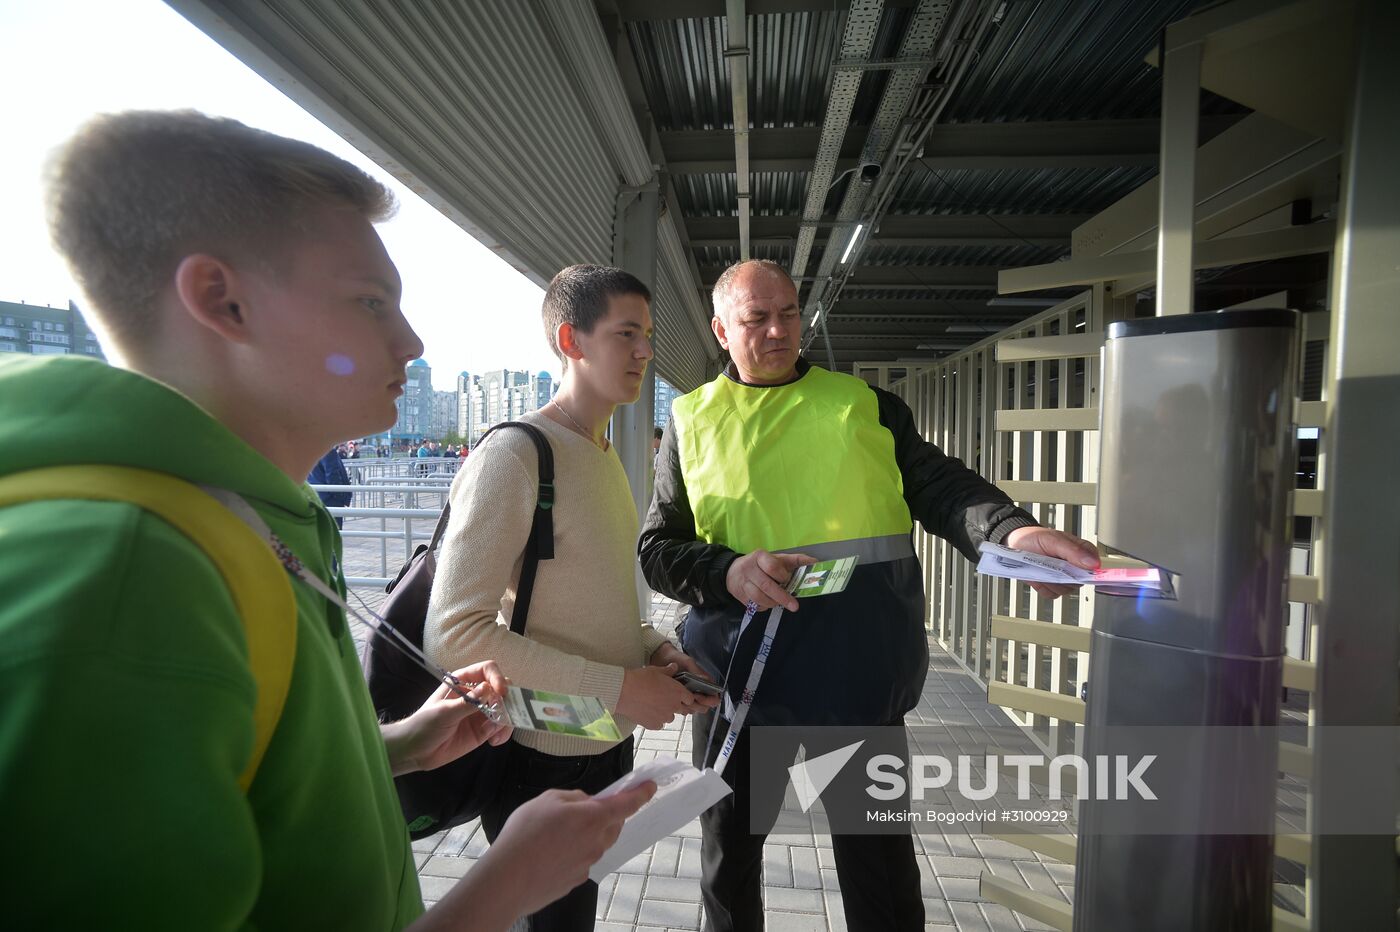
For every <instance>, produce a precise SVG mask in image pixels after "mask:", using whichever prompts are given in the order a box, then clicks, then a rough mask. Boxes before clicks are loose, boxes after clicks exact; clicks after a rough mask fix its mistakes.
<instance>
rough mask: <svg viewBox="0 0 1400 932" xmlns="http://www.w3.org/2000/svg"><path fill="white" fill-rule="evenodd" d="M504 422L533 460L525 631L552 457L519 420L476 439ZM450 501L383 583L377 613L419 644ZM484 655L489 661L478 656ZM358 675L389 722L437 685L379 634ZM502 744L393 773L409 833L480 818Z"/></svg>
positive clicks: (546, 556) (517, 624)
mask: <svg viewBox="0 0 1400 932" xmlns="http://www.w3.org/2000/svg"><path fill="white" fill-rule="evenodd" d="M503 427H517V428H519V429H521V430H523V431H525V432H526V433H527V434H529V435H530V439H532V440H533V441H534V442H535V448H536V450H537V451H538V452H539V459H540V485H539V495H538V497H537V498H536V501H535V519H534V523H533V524H531V526H530V537H529V540H528V541H526V544H525V556H524V560H523V562H522V563H521V565H520V585H519V586H518V587H517V590H516V596H515V610H514V611H513V612H512V614H511V619H510V630H512V631H514V632H515V633H516V634H524V633H525V619H526V617H527V616H528V614H529V612H530V596H531V595H532V593H533V590H534V587H535V572H536V571H537V570H538V569H539V563H540V561H541V560H551V559H553V558H554V519H553V517H552V516H551V514H550V509H551V508H553V507H554V454H553V452H552V451H551V450H550V448H549V441H548V440H547V439H546V438H545V435H544V434H543V433H541V432H540V430H539V428H537V427H533V426H531V425H529V424H522V423H520V422H519V421H507V422H505V423H503V424H497V425H496V426H495V427H493V428H491V429H490V430H488V431H487V432H486V433H485V434H482V440H485V439H486V437H488V436H490V435H491V433H492V432H494V431H497V430H500V429H501V428H503ZM450 511H451V506H445V507H444V508H443V509H442V516H441V517H440V518H438V523H437V527H435V528H434V529H433V537H432V540H430V541H429V542H428V543H426V544H420V545H419V546H418V549H417V550H415V551H414V552H413V556H412V557H410V558H409V560H408V562H407V563H405V564H404V566H403V569H401V570H399V575H398V576H397V577H395V579H394V581H393V582H391V583H389V585H388V586H386V587H385V591H386V592H388V593H389V598H387V599H386V600H385V601H384V606H383V608H382V609H381V610H380V617H381V618H383V620H384V621H385V622H387V623H388V624H390V625H392V626H393V627H394V629H395V630H397V631H398V632H399V634H401V635H403V636H404V637H405V638H407V639H408V640H410V641H412V642H413V643H414V644H415V645H416V646H417V647H419V648H420V649H421V648H422V646H423V625H424V622H425V621H426V620H427V616H428V599H429V597H430V596H431V595H432V591H433V577H434V575H436V573H437V548H438V544H439V543H440V542H441V541H442V535H443V532H444V531H445V530H446V529H447V519H448V515H449V513H450ZM482 659H483V660H485V659H489V658H484V657H483V658H482ZM364 666H365V675H366V678H367V679H368V680H369V694H370V698H371V699H373V700H374V709H375V711H376V712H377V713H378V714H379V717H380V720H381V721H387V722H393V721H398V720H399V719H402V718H406V717H408V716H409V715H411V714H412V713H413V712H415V711H417V709H418V707H419V706H421V705H422V704H423V703H424V702H425V701H426V700H427V698H428V696H430V695H431V694H432V692H433V690H435V689H437V688H438V686H439V685H441V684H440V682H439V681H438V680H436V679H434V678H433V676H432V675H431V674H429V673H428V672H427V671H426V670H424V669H423V668H422V667H420V666H418V664H417V663H415V662H414V661H413V660H411V659H410V658H409V657H407V656H406V655H405V654H404V653H403V652H402V651H401V650H399V649H398V648H396V647H395V646H394V645H393V644H392V643H390V641H389V639H388V638H387V637H386V636H385V635H383V634H381V633H380V632H378V631H371V632H370V635H369V639H368V640H367V641H366V643H365V655H364ZM508 748H509V742H507V743H506V744H503V745H501V746H500V747H492V746H491V745H489V744H484V745H482V746H481V747H479V748H477V749H476V750H474V751H471V752H469V753H467V754H464V755H462V756H461V757H459V758H458V759H457V760H455V761H452V762H451V763H449V764H444V765H443V766H441V767H439V768H437V769H436V770H422V771H418V772H416V773H407V774H403V775H402V776H398V777H395V778H394V787H395V789H397V790H398V793H399V805H400V807H402V809H403V815H404V821H405V822H407V823H408V832H409V835H411V836H412V837H413V838H414V839H415V840H417V839H419V838H426V837H427V836H429V835H434V834H436V833H437V832H440V831H442V830H444V829H448V828H452V827H454V826H457V825H461V824H462V823H463V822H469V821H471V820H472V819H475V818H477V817H479V816H480V815H481V813H482V811H483V810H484V809H485V808H486V806H487V805H488V804H489V803H490V802H491V800H492V799H494V798H495V797H496V795H497V794H498V793H499V792H500V788H501V782H502V780H503V778H504V777H505V762H506V753H507V751H508Z"/></svg>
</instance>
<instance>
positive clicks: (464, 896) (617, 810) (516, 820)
mask: <svg viewBox="0 0 1400 932" xmlns="http://www.w3.org/2000/svg"><path fill="white" fill-rule="evenodd" d="M655 794H656V784H655V783H653V782H651V781H650V780H648V781H647V782H645V783H642V784H639V785H638V786H634V787H632V788H631V789H629V790H625V791H623V792H621V793H615V794H613V795H612V796H608V797H606V798H604V799H599V798H597V797H596V796H589V795H588V794H587V793H583V792H580V791H579V790H547V791H546V792H544V793H541V794H540V795H539V796H536V797H535V798H534V799H532V800H530V801H529V802H527V803H526V804H525V805H523V806H521V807H520V808H519V809H517V810H515V812H513V813H511V816H510V818H509V819H507V820H506V824H505V825H503V826H502V827H501V833H500V834H499V835H497V836H496V840H495V842H493V843H492V845H491V847H490V848H488V849H486V853H485V854H483V855H482V856H481V857H480V858H479V859H478V860H477V862H476V866H475V867H473V868H472V869H471V870H470V871H468V872H467V876H465V877H463V878H462V879H461V880H460V881H459V882H458V883H457V885H456V886H454V887H453V888H452V889H451V890H450V891H449V892H448V894H447V896H445V897H443V898H442V899H441V900H440V901H438V904H437V905H436V906H434V907H433V908H432V909H430V910H428V912H427V914H426V915H424V916H422V917H420V918H419V920H418V921H417V922H415V923H414V924H413V926H412V928H413V930H414V932H446V930H449V929H452V930H458V929H472V930H474V932H488V930H489V932H497V930H499V932H504V930H505V929H508V928H510V927H512V925H513V923H514V922H515V920H516V919H518V918H519V917H521V916H527V915H529V914H530V913H534V912H538V911H539V910H540V909H541V908H543V907H544V906H547V905H548V904H550V903H553V902H554V901H555V900H557V899H559V898H560V897H562V896H563V895H564V894H566V893H568V892H569V891H570V890H572V889H573V888H574V887H577V886H578V885H579V884H581V883H583V882H584V881H585V880H587V879H588V869H589V868H590V867H592V866H593V865H594V864H596V863H597V861H598V859H599V858H600V857H602V856H603V853H604V852H605V851H607V850H608V849H609V848H610V847H612V844H613V842H615V841H616V840H617V836H618V833H619V832H621V831H622V823H623V822H625V821H626V820H627V818H628V817H629V816H631V815H632V814H633V813H634V812H636V811H637V810H638V809H640V808H642V806H643V805H645V804H646V802H647V800H649V799H651V798H652V796H654V795H655ZM561 839H562V840H563V841H562V842H561Z"/></svg>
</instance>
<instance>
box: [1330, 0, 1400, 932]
mask: <svg viewBox="0 0 1400 932" xmlns="http://www.w3.org/2000/svg"><path fill="white" fill-rule="evenodd" d="M1396 35H1400V6H1397V4H1396V3H1395V0H1360V2H1359V3H1358V4H1357V36H1358V42H1357V69H1356V83H1355V87H1354V89H1353V91H1352V101H1351V112H1350V115H1349V120H1348V125H1347V131H1346V140H1345V145H1346V152H1345V154H1344V156H1343V160H1342V198H1341V232H1340V234H1339V237H1338V244H1337V249H1336V250H1335V251H1334V253H1333V261H1334V265H1333V274H1332V295H1333V300H1332V339H1331V351H1332V354H1333V359H1334V360H1335V369H1334V374H1333V376H1332V378H1331V379H1329V392H1328V399H1327V415H1328V416H1327V428H1326V432H1325V434H1324V436H1323V443H1324V446H1325V449H1326V451H1327V478H1326V483H1325V486H1324V493H1323V495H1324V502H1325V504H1324V507H1323V514H1324V516H1325V521H1326V524H1327V532H1326V533H1327V541H1326V547H1325V548H1324V551H1323V553H1322V555H1321V569H1320V575H1321V577H1322V585H1323V601H1322V603H1321V605H1320V606H1319V611H1318V629H1317V630H1318V651H1317V691H1316V693H1315V694H1314V702H1315V717H1314V721H1315V722H1316V724H1317V728H1316V729H1315V730H1314V738H1313V772H1312V813H1311V817H1312V823H1313V824H1312V825H1310V826H1309V829H1310V832H1311V834H1312V836H1313V837H1312V864H1311V871H1312V874H1311V881H1312V883H1311V887H1310V889H1309V891H1308V892H1309V904H1308V905H1309V909H1308V918H1309V923H1310V925H1311V927H1312V928H1313V929H1379V928H1389V927H1390V926H1392V925H1394V923H1395V902H1396V894H1397V890H1396V887H1397V883H1396V872H1395V839H1394V832H1393V829H1394V825H1395V823H1394V819H1395V812H1396V807H1397V803H1400V786H1397V780H1396V768H1397V765H1400V762H1397V754H1396V749H1395V743H1394V742H1393V741H1391V740H1388V739H1389V736H1390V734H1391V733H1392V729H1393V728H1394V725H1395V697H1396V695H1397V692H1400V678H1398V677H1397V673H1396V671H1397V667H1398V666H1400V623H1397V619H1400V576H1397V574H1396V571H1395V568H1396V566H1400V535H1397V533H1396V527H1397V526H1400V497H1397V496H1396V495H1395V494H1394V491H1393V490H1394V475H1395V464H1396V462H1397V460H1400V434H1397V432H1396V431H1395V429H1394V424H1395V410H1396V406H1397V402H1398V401H1400V355H1397V353H1396V352H1395V348H1396V346H1397V345H1400V342H1397V341H1400V316H1397V314H1396V313H1395V311H1396V307H1395V295H1396V288H1397V275H1396V265H1395V257H1396V255H1397V254H1400V179H1397V177H1396V174H1395V162H1396V157H1397V155H1398V154H1400V123H1397V121H1396V119H1395V100H1396V99H1397V97H1400V57H1397V55H1396V53H1395V48H1394V45H1395V43H1394V38H1395V36H1396ZM1315 565H1316V564H1315ZM1339 726H1375V727H1376V733H1377V734H1378V735H1384V736H1385V737H1384V738H1380V739H1378V740H1376V741H1374V742H1371V746H1370V747H1368V748H1367V752H1366V754H1365V755H1364V759H1363V758H1361V756H1360V755H1357V754H1355V753H1347V748H1346V742H1345V741H1344V740H1342V739H1340V738H1338V737H1335V736H1334V735H1333V733H1332V729H1333V728H1336V727H1339ZM1358 804H1362V805H1365V806H1366V808H1367V810H1368V814H1369V816H1370V817H1371V818H1373V819H1374V820H1375V825H1376V827H1377V829H1376V830H1377V831H1378V832H1379V831H1382V830H1386V829H1388V830H1389V831H1386V832H1385V833H1384V834H1374V835H1340V834H1329V833H1326V826H1327V824H1328V822H1329V819H1334V818H1335V815H1336V813H1338V812H1346V811H1348V810H1354V809H1355V807H1356V806H1357V805H1358Z"/></svg>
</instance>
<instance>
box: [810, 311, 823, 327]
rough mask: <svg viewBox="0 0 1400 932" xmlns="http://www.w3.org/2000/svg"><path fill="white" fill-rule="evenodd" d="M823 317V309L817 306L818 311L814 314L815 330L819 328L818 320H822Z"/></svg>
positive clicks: (813, 325)
mask: <svg viewBox="0 0 1400 932" xmlns="http://www.w3.org/2000/svg"><path fill="white" fill-rule="evenodd" d="M821 319H822V309H821V308H817V312H816V313H815V314H813V315H812V329H813V330H815V329H816V328H817V322H818V321H820V320H821Z"/></svg>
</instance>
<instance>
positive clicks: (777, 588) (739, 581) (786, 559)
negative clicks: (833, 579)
mask: <svg viewBox="0 0 1400 932" xmlns="http://www.w3.org/2000/svg"><path fill="white" fill-rule="evenodd" d="M816 562H817V560H816V558H815V557H809V556H807V555H806V554H805V553H769V552H768V551H767V550H755V551H754V552H753V553H747V554H744V555H743V556H741V557H740V558H739V559H737V560H735V561H734V562H733V563H731V564H729V569H728V570H727V571H726V572H725V574H724V587H725V588H726V589H728V590H729V594H730V595H732V596H734V598H736V599H738V600H739V603H740V604H742V605H747V604H749V603H750V602H753V603H754V604H756V605H757V606H758V610H759V611H760V612H761V611H764V610H765V609H769V608H772V607H773V606H775V605H781V606H782V607H783V608H784V609H785V610H786V611H789V612H795V611H797V599H795V598H794V597H793V596H792V595H791V594H790V593H789V592H788V591H787V584H788V580H790V579H792V574H793V571H794V570H796V569H797V568H798V567H799V566H810V565H812V564H813V563H816Z"/></svg>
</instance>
